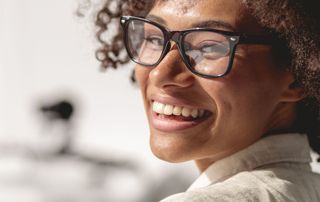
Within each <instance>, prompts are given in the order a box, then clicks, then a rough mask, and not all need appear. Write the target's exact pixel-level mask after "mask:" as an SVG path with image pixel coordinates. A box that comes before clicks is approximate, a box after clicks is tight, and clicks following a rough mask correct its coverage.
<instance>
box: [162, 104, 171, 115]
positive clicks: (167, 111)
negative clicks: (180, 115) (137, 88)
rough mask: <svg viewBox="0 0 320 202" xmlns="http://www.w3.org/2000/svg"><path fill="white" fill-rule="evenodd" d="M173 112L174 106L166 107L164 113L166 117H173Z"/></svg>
mask: <svg viewBox="0 0 320 202" xmlns="http://www.w3.org/2000/svg"><path fill="white" fill-rule="evenodd" d="M172 112H173V106H172V105H166V106H165V107H164V110H163V113H164V114H165V115H171V114H172Z"/></svg>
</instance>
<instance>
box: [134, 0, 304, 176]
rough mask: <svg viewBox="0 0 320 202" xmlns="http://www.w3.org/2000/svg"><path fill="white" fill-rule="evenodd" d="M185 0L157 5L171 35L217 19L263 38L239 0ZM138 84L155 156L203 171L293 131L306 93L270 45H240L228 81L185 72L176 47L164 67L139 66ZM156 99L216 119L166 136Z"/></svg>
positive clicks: (239, 30)
mask: <svg viewBox="0 0 320 202" xmlns="http://www.w3.org/2000/svg"><path fill="white" fill-rule="evenodd" d="M182 2H183V1H182V0H178V1H166V2H161V3H156V4H155V6H154V7H153V9H152V10H151V11H150V13H149V14H150V15H153V16H157V17H158V18H161V19H162V20H163V21H164V22H162V24H164V26H166V27H167V28H169V29H170V30H183V29H187V28H191V27H192V24H195V23H199V22H202V21H207V20H219V21H223V22H226V23H228V24H230V25H231V26H232V27H233V29H234V30H228V29H226V28H225V30H228V31H237V32H241V33H249V34H260V35H263V34H264V33H263V32H262V29H261V28H260V27H259V26H258V24H257V22H255V21H254V20H253V18H251V17H250V16H249V15H248V14H247V13H246V10H245V8H244V7H243V6H242V5H241V4H240V2H239V1H238V0H202V1H199V2H198V3H197V4H196V5H193V6H192V7H186V6H183V7H181V5H182ZM185 9H187V12H186V10H185ZM212 28H215V27H212ZM136 79H137V81H138V83H139V86H140V89H141V93H142V97H143V101H144V105H145V110H146V114H147V116H148V120H149V126H150V145H151V149H152V151H153V153H154V154H155V155H156V156H157V157H159V158H161V159H163V160H166V161H170V162H182V161H188V160H195V162H196V164H197V166H198V168H199V169H200V171H203V170H204V169H206V168H207V167H208V166H209V165H210V164H211V163H213V162H214V161H217V160H219V159H221V158H224V157H226V156H229V155H231V154H233V153H235V152H237V151H239V150H241V149H243V148H245V147H247V146H249V145H250V144H252V143H254V142H255V141H257V140H258V139H259V138H261V137H262V136H263V135H265V134H267V133H272V131H277V130H282V129H284V130H285V129H289V128H290V127H291V126H292V124H293V122H294V120H295V103H296V102H297V101H298V100H300V99H301V98H302V92H301V90H300V89H298V88H294V87H292V86H291V84H292V83H293V82H294V79H293V76H292V74H291V73H290V72H288V71H285V70H282V69H281V68H279V67H278V66H277V64H276V62H274V60H273V58H272V48H271V46H266V45H252V44H251V45H245V44H242V45H239V46H238V47H237V51H236V55H235V59H234V64H233V67H232V70H231V72H230V73H229V74H228V75H227V76H225V77H223V78H218V79H205V78H200V77H198V76H195V75H193V74H192V73H191V72H189V71H188V70H187V68H186V67H185V65H184V63H183V62H182V60H181V57H180V55H179V52H178V49H177V47H176V45H174V43H173V45H172V47H171V50H170V52H169V53H168V54H167V55H166V57H165V58H164V59H163V61H162V62H161V63H160V64H159V65H158V66H156V67H154V68H146V67H143V66H140V65H136ZM154 99H156V100H157V99H161V100H162V102H164V103H166V102H168V103H170V102H173V101H174V103H175V104H179V105H181V106H189V107H192V108H200V109H206V110H209V111H210V112H212V115H211V116H210V117H208V118H207V119H206V120H205V121H203V122H202V123H200V124H198V125H196V126H194V127H191V128H187V129H183V130H176V131H170V132H166V131H161V130H158V129H156V128H155V127H154V126H153V124H152V120H151V119H152V110H151V107H152V100H154Z"/></svg>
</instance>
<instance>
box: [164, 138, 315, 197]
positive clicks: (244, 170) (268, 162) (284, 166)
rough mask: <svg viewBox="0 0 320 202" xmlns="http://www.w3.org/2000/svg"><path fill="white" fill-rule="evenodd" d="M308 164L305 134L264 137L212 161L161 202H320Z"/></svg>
mask: <svg viewBox="0 0 320 202" xmlns="http://www.w3.org/2000/svg"><path fill="white" fill-rule="evenodd" d="M310 162H311V157H310V146H309V143H308V138H307V136H306V135H303V134H281V135H272V136H267V137H264V138H262V139H260V140H259V141H257V142H256V143H254V144H252V145H250V146H249V147H247V148H245V149H243V150H241V151H239V152H237V153H235V154H233V155H231V156H228V157H226V158H224V159H221V160H219V161H216V162H214V163H213V164H212V165H210V166H209V167H208V168H207V169H206V170H205V171H204V172H203V173H202V174H201V175H200V177H199V178H198V179H197V180H196V181H195V182H194V183H193V184H192V185H191V186H190V187H189V189H188V190H187V191H186V192H184V193H179V194H175V195H172V196H170V197H168V198H166V199H164V200H162V202H182V201H184V202H189V201H198V202H206V201H226V202H231V201H232V202H234V201H235V202H242V201H265V202H276V201H277V202H280V201H281V202H284V201H290V202H291V201H297V202H298V201H299V202H309V201H310V202H320V175H318V174H316V173H313V172H312V171H311V167H310Z"/></svg>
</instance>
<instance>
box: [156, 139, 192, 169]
mask: <svg viewBox="0 0 320 202" xmlns="http://www.w3.org/2000/svg"><path fill="white" fill-rule="evenodd" d="M150 148H151V151H152V153H153V154H154V155H155V156H156V157H157V158H159V159H161V160H164V161H167V162H170V163H181V162H185V161H189V160H193V159H191V158H190V153H191V152H192V150H191V149H190V148H188V146H186V145H185V144H183V143H181V142H177V141H175V140H174V139H172V138H159V137H155V136H154V135H151V138H150Z"/></svg>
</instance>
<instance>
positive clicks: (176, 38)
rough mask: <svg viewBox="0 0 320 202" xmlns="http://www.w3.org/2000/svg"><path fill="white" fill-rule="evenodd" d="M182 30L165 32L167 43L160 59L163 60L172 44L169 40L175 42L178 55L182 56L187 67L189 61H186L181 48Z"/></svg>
mask: <svg viewBox="0 0 320 202" xmlns="http://www.w3.org/2000/svg"><path fill="white" fill-rule="evenodd" d="M182 34H183V33H182V32H181V31H171V32H168V33H167V44H166V47H165V51H164V53H163V55H162V57H161V59H160V61H162V60H163V58H164V57H165V56H166V55H167V54H168V53H169V52H170V50H171V48H172V46H171V41H173V42H175V44H176V45H177V47H178V51H179V54H180V57H181V58H182V60H183V62H184V64H185V65H186V66H187V67H188V68H189V63H188V61H187V58H186V57H185V56H184V54H183V48H182Z"/></svg>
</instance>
